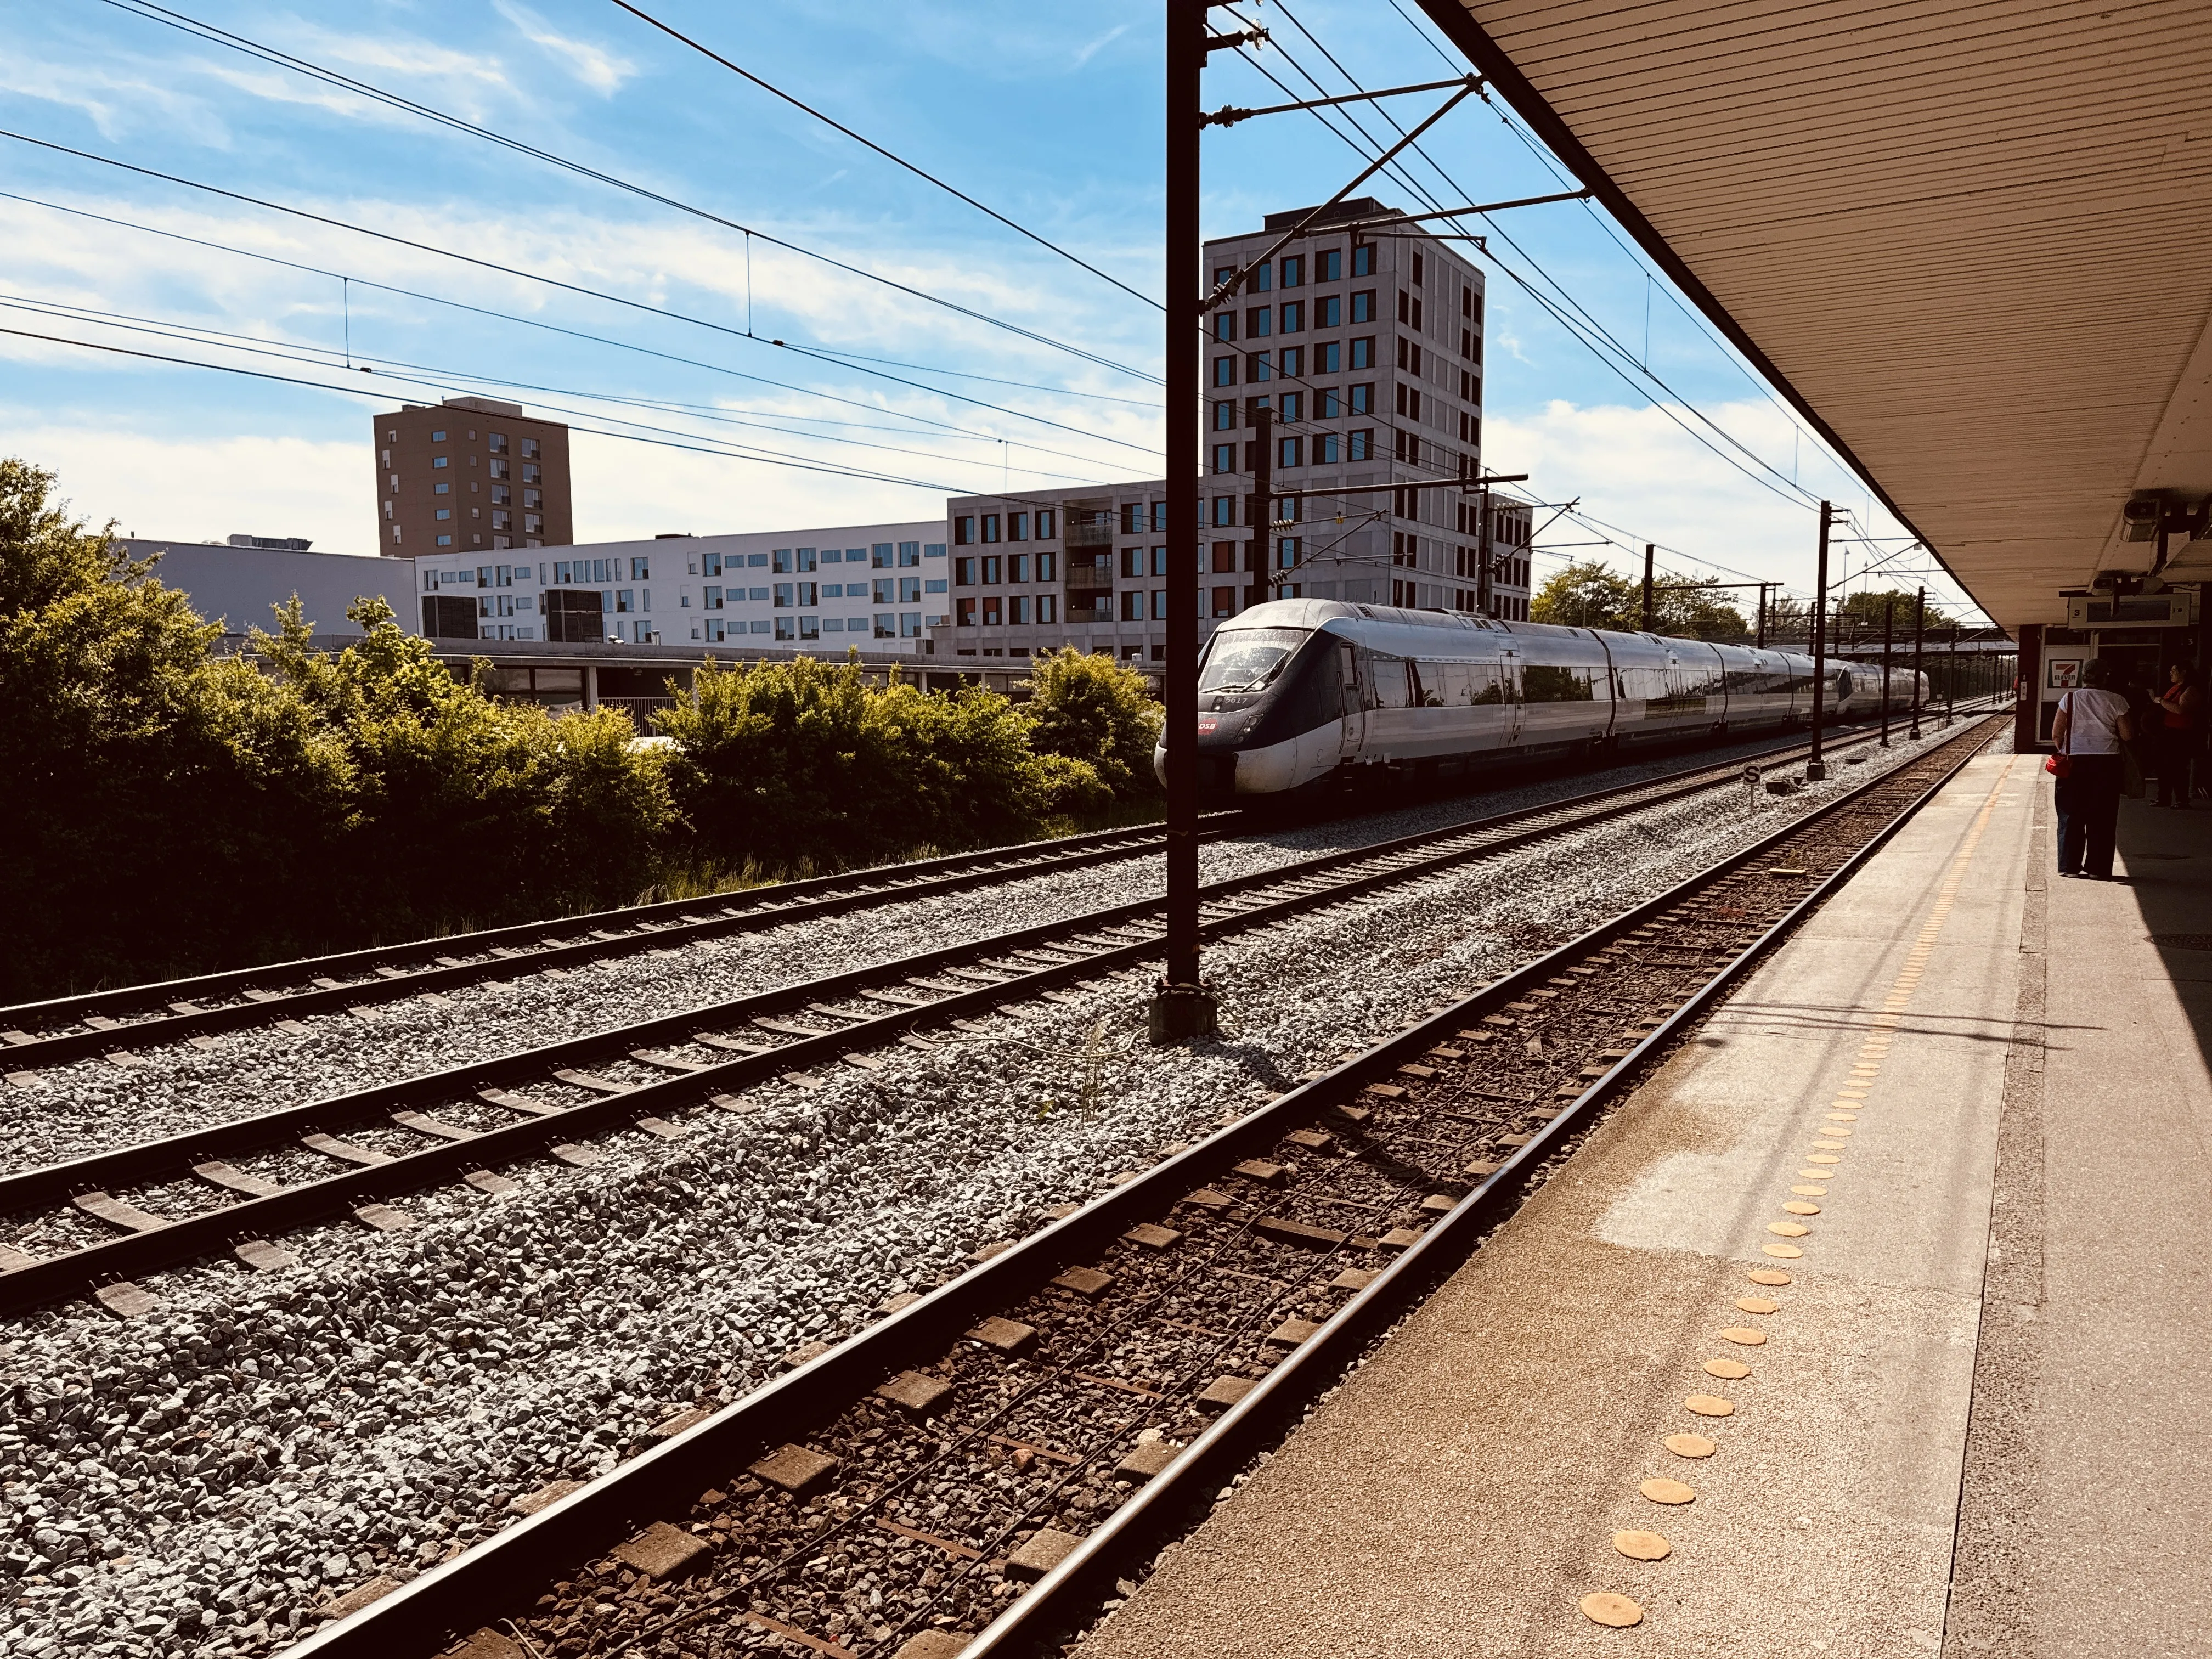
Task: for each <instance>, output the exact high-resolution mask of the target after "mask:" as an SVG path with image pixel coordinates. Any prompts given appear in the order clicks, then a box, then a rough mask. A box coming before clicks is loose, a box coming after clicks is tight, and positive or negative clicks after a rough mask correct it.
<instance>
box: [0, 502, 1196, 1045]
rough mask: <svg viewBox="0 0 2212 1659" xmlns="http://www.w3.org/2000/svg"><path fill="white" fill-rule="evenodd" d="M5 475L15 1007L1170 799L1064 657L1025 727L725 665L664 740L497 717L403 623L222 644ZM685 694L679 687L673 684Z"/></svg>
mask: <svg viewBox="0 0 2212 1659" xmlns="http://www.w3.org/2000/svg"><path fill="white" fill-rule="evenodd" d="M52 484H53V475H52V474H51V473H49V472H46V471H40V469H38V468H36V467H33V466H31V465H27V463H25V462H22V461H21V460H0V697H4V698H5V703H4V708H5V711H6V718H5V720H0V790H4V791H5V794H4V797H0V799H4V800H5V802H6V810H5V811H0V915H5V916H6V917H7V918H8V933H7V943H8V945H9V947H10V948H9V949H7V950H4V951H0V1001H7V1002H12V1001H20V1000H32V999H35V998H40V997H49V996H56V995H60V994H64V993H66V992H67V991H69V990H70V989H72V988H76V987H84V986H87V985H90V984H95V983H100V982H103V981H105V982H110V983H115V982H127V981H146V980H149V979H155V978H159V977H167V976H173V975H184V974H188V973H197V972H204V971H206V970H208V969H212V968H218V967H224V966H234V965H240V964H243V963H252V962H263V961H269V960H272V959H276V958H280V957H292V956H301V955H307V954H311V953H313V952H316V951H326V950H337V949H344V948H348V947H350V946H354V945H362V944H368V943H374V942H377V941H383V940H396V939H405V938H419V937H422V936H424V935H427V934H434V933H438V932H441V931H445V930H450V929H453V928H457V927H474V926H486V925H495V924H498V923H501V922H507V921H526V920H532V919H536V918H539V917H547V916H552V915H560V914H562V913H566V912H572V911H575V910H580V909H592V908H604V907H606V906H610V905H615V904H620V903H624V902H629V901H630V900H632V899H634V898H635V897H636V896H638V895H639V894H640V892H641V890H644V889H646V888H647V887H648V886H649V885H651V884H655V883H659V882H665V881H680V883H681V884H684V885H686V886H688V887H691V888H694V889H695V890H696V886H697V882H696V878H697V877H698V876H699V875H700V874H701V873H702V866H703V872H704V874H705V875H706V876H707V877H708V878H709V884H711V880H712V878H713V876H714V870H715V869H716V868H718V867H719V868H722V869H727V868H729V867H731V866H752V867H753V868H754V869H756V870H758V869H760V868H762V867H763V866H765V867H767V868H768V869H769V870H773V871H777V872H781V871H787V870H790V869H793V868H794V867H796V868H805V867H809V866H811V867H818V868H836V867H838V866H846V865H851V864H856V863H860V862H864V861H870V860H881V859H885V858H890V857H896V856H899V855H902V854H909V853H911V852H913V851H915V849H917V848H924V847H932V846H933V847H939V848H958V847H969V846H975V845H977V844H980V843H983V842H997V841H1012V840H1018V839H1021V838H1024V837H1025V836H1032V835H1035V834H1037V833H1039V832H1040V831H1041V830H1042V829H1044V828H1045V827H1046V826H1047V825H1048V823H1054V821H1060V820H1066V819H1067V818H1070V817H1082V816H1083V815H1085V814H1091V813H1095V812H1100V811H1104V810H1105V809H1107V808H1109V806H1112V805H1115V802H1116V800H1117V799H1119V800H1121V802H1123V803H1124V804H1125V805H1126V804H1127V802H1130V801H1138V802H1141V801H1144V800H1146V799H1150V798H1151V797H1152V795H1153V794H1154V793H1156V790H1155V787H1154V785H1153V782H1152V744H1153V740H1154V738H1155V737H1156V736H1157V734H1158V729H1159V709H1158V706H1157V705H1155V704H1153V703H1152V702H1150V701H1149V699H1148V698H1147V697H1146V696H1145V691H1144V682H1143V679H1142V678H1141V677H1140V676H1139V675H1137V674H1135V673H1133V672H1132V671H1129V670H1127V669H1124V668H1122V667H1121V666H1119V665H1116V664H1115V663H1113V662H1112V661H1110V660H1109V659H1103V658H1097V657H1085V656H1082V655H1079V654H1078V653H1074V652H1064V653H1059V654H1057V655H1054V656H1048V657H1045V658H1042V659H1039V660H1038V662H1037V664H1036V676H1035V678H1034V680H1033V681H1032V682H1031V688H1032V690H1033V691H1034V694H1035V695H1034V697H1033V699H1032V701H1030V702H1027V703H1024V704H1016V703H1013V702H1009V701H1008V700H1007V699H1006V698H1005V697H1002V696H998V695H996V694H994V693H991V692H987V691H982V690H962V691H958V692H956V693H952V694H950V695H947V694H943V693H933V692H925V691H922V690H920V689H919V688H917V687H915V685H913V684H908V683H907V682H905V681H903V680H902V679H900V678H898V677H897V676H896V674H894V675H893V676H892V677H891V680H890V684H870V682H869V680H868V678H867V677H866V674H864V673H863V671H861V670H860V668H859V666H858V665H856V664H854V663H852V662H849V661H848V662H847V663H846V664H843V665H826V664H823V663H821V662H817V661H813V660H811V659H799V660H798V661H795V662H790V663H778V664H759V665H754V666H752V667H750V668H744V667H740V668H734V669H723V668H720V667H718V666H716V665H714V663H713V662H711V661H709V662H708V663H706V664H704V665H702V667H701V668H700V669H699V670H698V671H697V674H696V678H695V680H694V682H693V684H692V686H691V688H690V690H688V691H679V692H678V702H677V707H676V708H674V709H672V710H670V711H667V712H665V713H663V714H657V715H656V716H655V717H654V724H655V725H656V726H657V727H658V728H659V732H661V733H662V734H663V735H664V736H665V738H668V739H669V741H668V742H667V743H666V744H641V743H639V742H638V741H636V732H635V728H634V727H633V726H632V725H631V723H630V720H629V717H628V716H627V715H626V714H622V713H620V712H618V711H616V710H611V709H603V710H600V711H599V712H597V713H592V714H568V715H564V716H562V717H561V718H558V719H556V718H555V717H553V716H552V715H550V714H548V713H546V712H545V711H544V709H542V708H538V707H537V706H536V705H534V704H529V703H507V702H501V701H500V700H499V699H497V698H496V697H495V696H492V695H491V694H490V690H489V667H488V665H485V664H483V663H478V664H477V665H474V667H473V669H472V670H471V672H470V673H469V674H467V675H465V676H464V675H459V674H456V673H455V672H454V671H453V670H452V669H450V668H449V667H448V666H447V665H446V664H444V663H443V662H441V661H440V660H439V659H438V658H437V657H436V656H435V654H434V653H433V650H432V646H431V642H430V641H428V640H425V639H422V638H419V637H417V636H415V635H410V634H407V633H404V632H403V631H402V630H401V629H399V627H398V625H397V624H396V623H395V622H394V621H393V619H392V611H391V609H390V607H389V606H388V605H386V603H385V602H384V601H383V600H382V599H357V600H356V602H355V603H354V605H353V606H352V607H351V608H350V609H349V611H348V612H347V615H348V616H349V617H352V618H353V619H354V620H355V621H356V623H359V624H360V625H361V626H362V629H363V630H364V634H363V636H362V638H360V639H358V640H356V641H351V642H349V643H348V644H347V645H346V646H345V647H344V648H343V649H341V650H336V651H333V650H331V649H329V648H328V647H326V646H325V645H322V644H319V642H318V641H317V640H316V638H315V635H314V631H313V623H311V622H310V621H309V620H308V619H307V617H305V616H304V615H303V614H302V613H301V608H300V605H299V601H298V599H296V598H295V599H294V600H293V601H292V602H291V603H290V604H289V605H283V606H279V607H277V617H276V630H275V632H273V633H264V632H258V631H257V632H256V633H255V634H254V635H252V643H251V646H250V648H249V649H248V650H247V651H245V652H239V653H226V652H224V651H222V649H221V648H220V641H221V639H222V632H221V629H219V628H217V627H215V626H212V625H210V624H209V623H205V622H203V621H202V620H201V619H200V618H199V617H197V616H195V615H194V614H193V613H192V611H191V605H190V603H189V601H188V600H187V599H186V597H185V595H184V594H182V593H179V592H174V591H173V590H171V589H169V588H167V587H164V586H162V585H161V582H160V581H159V580H156V579H155V574H154V567H153V565H152V563H151V562H148V563H141V564H134V563H131V562H128V561H126V560H125V559H124V558H123V557H122V556H121V555H120V553H119V552H118V550H117V548H116V545H115V544H114V542H113V541H112V538H111V537H110V535H109V534H108V532H106V531H87V530H86V528H85V527H84V526H83V525H82V523H79V522H76V521H74V520H70V518H69V516H68V514H67V513H66V511H65V509H64V507H63V506H62V505H61V504H59V503H57V502H55V501H52V499H51V492H52ZM673 689H675V688H673V687H671V690H673Z"/></svg>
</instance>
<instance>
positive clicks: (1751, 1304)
mask: <svg viewBox="0 0 2212 1659" xmlns="http://www.w3.org/2000/svg"><path fill="white" fill-rule="evenodd" d="M1735 1305H1736V1306H1737V1307H1739V1308H1741V1310H1743V1311H1744V1312H1746V1313H1747V1314H1777V1313H1780V1312H1781V1311H1782V1304H1780V1303H1779V1302H1770V1301H1768V1300H1767V1299H1766V1298H1765V1297H1763V1296H1740V1297H1736V1299H1735Z"/></svg>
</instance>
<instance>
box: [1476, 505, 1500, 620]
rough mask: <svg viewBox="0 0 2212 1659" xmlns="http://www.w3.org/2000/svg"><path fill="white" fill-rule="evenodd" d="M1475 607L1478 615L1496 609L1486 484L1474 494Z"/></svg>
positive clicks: (1485, 615)
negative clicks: (1493, 591)
mask: <svg viewBox="0 0 2212 1659" xmlns="http://www.w3.org/2000/svg"><path fill="white" fill-rule="evenodd" d="M1474 507H1475V513H1474V609H1475V613H1476V614H1477V615H1478V616H1483V617H1487V616H1490V615H1491V614H1492V612H1493V611H1495V609H1496V607H1495V605H1493V604H1492V592H1491V581H1490V486H1489V485H1488V484H1484V485H1483V486H1482V488H1481V489H1479V490H1477V491H1476V492H1475V496H1474Z"/></svg>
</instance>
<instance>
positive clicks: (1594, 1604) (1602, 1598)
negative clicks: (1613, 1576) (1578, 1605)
mask: <svg viewBox="0 0 2212 1659" xmlns="http://www.w3.org/2000/svg"><path fill="white" fill-rule="evenodd" d="M1582 1609H1583V1618H1585V1619H1587V1620H1589V1621H1590V1623H1592V1624H1593V1625H1609V1626H1612V1627H1613V1629H1614V1630H1626V1629H1628V1628H1629V1627H1630V1626H1632V1625H1640V1624H1642V1623H1643V1622H1644V1609H1643V1608H1641V1607H1638V1606H1637V1605H1636V1603H1635V1602H1633V1601H1630V1600H1629V1599H1628V1598H1627V1597H1626V1596H1625V1595H1621V1594H1620V1593H1619V1592H1618V1591H1616V1590H1592V1591H1591V1592H1590V1593H1589V1595H1585V1596H1584V1597H1583V1600H1582Z"/></svg>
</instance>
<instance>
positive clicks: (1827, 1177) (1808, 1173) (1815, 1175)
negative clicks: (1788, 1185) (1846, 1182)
mask: <svg viewBox="0 0 2212 1659" xmlns="http://www.w3.org/2000/svg"><path fill="white" fill-rule="evenodd" d="M1797 1173H1798V1174H1799V1175H1801V1176H1804V1177H1805V1179H1806V1180H1808V1181H1833V1180H1834V1179H1835V1178H1836V1177H1837V1176H1839V1175H1841V1174H1842V1173H1843V1171H1842V1170H1798V1171H1797Z"/></svg>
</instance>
